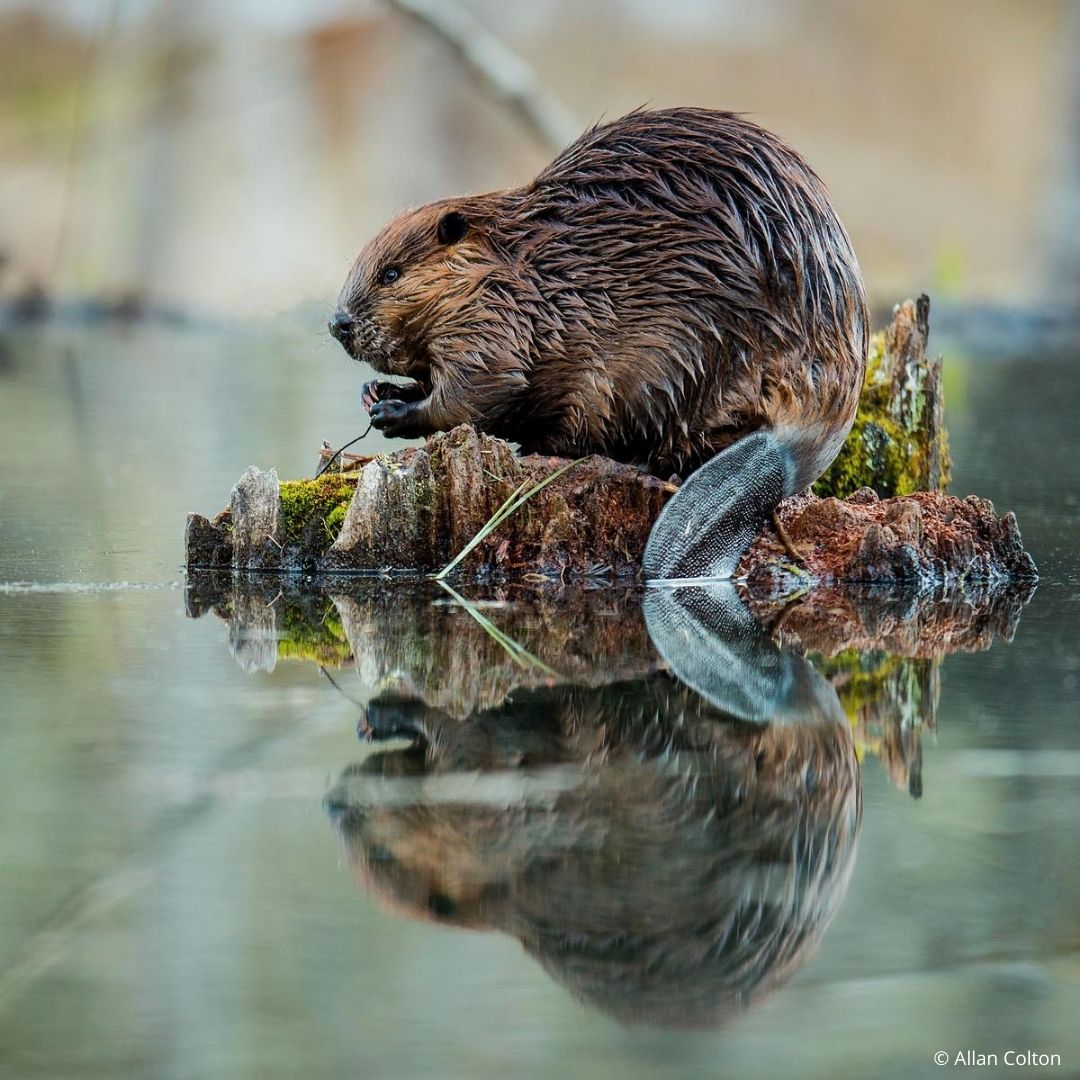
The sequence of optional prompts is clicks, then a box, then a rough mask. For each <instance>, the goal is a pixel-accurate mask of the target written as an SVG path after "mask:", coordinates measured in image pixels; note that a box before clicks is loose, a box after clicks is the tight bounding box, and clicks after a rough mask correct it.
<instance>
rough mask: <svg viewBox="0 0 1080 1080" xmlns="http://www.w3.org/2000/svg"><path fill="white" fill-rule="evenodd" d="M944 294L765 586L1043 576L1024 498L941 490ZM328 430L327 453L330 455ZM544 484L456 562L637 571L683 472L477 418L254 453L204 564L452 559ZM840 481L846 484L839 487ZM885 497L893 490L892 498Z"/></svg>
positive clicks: (545, 570)
mask: <svg viewBox="0 0 1080 1080" xmlns="http://www.w3.org/2000/svg"><path fill="white" fill-rule="evenodd" d="M928 310H929V302H928V301H927V299H926V298H925V297H922V298H920V300H919V301H918V303H914V302H912V301H907V302H906V303H904V304H901V305H899V306H898V307H897V309H896V312H895V315H894V319H893V322H892V324H891V325H890V326H889V327H888V329H887V330H886V331H884V332H883V333H881V334H878V335H875V337H874V339H873V342H872V345H871V356H870V362H869V366H868V372H867V381H866V385H865V387H864V389H863V394H862V399H861V402H860V407H859V415H858V417H857V419H856V422H855V426H854V428H853V430H852V432H851V435H850V437H849V439H848V441H847V442H846V443H845V445H844V448H843V450H842V451H841V454H840V456H839V457H838V458H837V461H836V463H835V464H834V465H833V467H832V468H830V470H829V471H828V472H827V473H826V474H825V476H824V477H823V478H822V479H821V480H820V481H819V482H818V483H817V484H815V485H814V492H816V494H817V495H825V496H826V497H825V498H817V497H815V496H814V495H812V494H807V495H803V496H796V497H795V498H793V499H790V500H788V501H787V502H786V503H785V504H783V505H782V506H781V508H780V512H779V515H778V516H779V518H780V520H781V521H782V523H783V524H784V526H785V528H786V530H787V532H788V534H789V536H790V537H791V539H792V540H793V541H794V542H795V544H796V545H797V547H798V550H799V553H800V555H801V559H800V562H799V564H798V565H795V564H793V563H792V560H791V557H790V555H789V554H788V552H787V551H786V550H785V548H784V546H783V545H781V544H780V542H779V538H778V537H777V535H776V534H775V532H774V531H773V530H772V528H771V527H767V528H765V529H764V530H763V531H762V533H761V535H760V536H759V537H758V540H757V541H756V542H755V543H754V544H753V545H752V546H751V548H750V550H749V551H748V552H747V554H746V556H745V557H744V559H743V561H742V565H741V566H740V571H739V572H740V575H741V576H742V577H743V578H745V579H746V580H747V581H748V582H749V583H750V584H751V586H752V587H753V589H754V590H755V591H756V592H758V593H765V594H768V595H775V594H787V593H790V592H791V591H792V590H804V589H806V588H807V587H810V586H815V585H828V584H833V583H837V582H855V583H859V584H887V585H902V586H904V587H905V588H909V587H911V588H916V589H924V588H928V587H940V586H952V585H954V584H957V583H964V584H970V583H973V582H983V583H987V582H989V583H994V582H997V583H1001V582H1008V581H1027V580H1033V579H1034V578H1035V576H1036V570H1035V564H1034V562H1033V561H1032V559H1031V557H1030V556H1029V555H1028V554H1027V552H1025V550H1024V548H1023V544H1022V542H1021V538H1020V532H1019V529H1018V527H1017V523H1016V519H1015V518H1014V517H1013V515H1012V514H1006V515H1005V516H1004V517H999V516H998V515H997V513H996V512H995V510H994V507H993V506H992V504H991V503H990V502H989V501H987V500H985V499H978V498H975V497H970V498H967V499H958V498H954V497H952V496H948V495H945V494H943V493H942V491H941V490H940V489H942V488H943V487H944V485H945V483H946V482H947V478H948V468H949V459H948V447H947V443H946V438H945V429H944V425H943V422H942V397H941V365H940V360H937V359H933V358H930V357H928V356H927V352H926V340H927V332H928V321H927V320H928ZM328 457H329V452H328V451H327V450H326V449H325V448H324V450H323V451H322V453H321V455H320V462H323V461H325V460H327V458H328ZM564 467H566V471H565V472H564V473H563V474H562V475H560V476H559V477H558V478H557V479H555V480H554V481H553V482H551V483H550V484H549V485H548V486H546V487H544V488H543V490H538V491H537V492H536V493H535V494H534V495H533V496H532V497H531V498H529V499H528V501H526V502H524V503H523V504H522V505H521V506H520V508H519V509H517V510H516V511H515V512H514V513H513V514H511V515H510V516H509V517H508V518H506V520H504V521H503V522H502V523H501V524H500V525H499V526H498V527H497V528H495V529H494V530H492V531H491V533H490V535H488V536H486V537H485V538H484V539H483V540H482V541H481V542H480V543H479V544H478V545H477V546H476V548H475V549H474V550H472V551H471V552H470V553H469V554H468V555H467V556H466V557H465V558H464V559H463V560H462V561H461V564H460V566H458V567H456V568H455V572H454V576H455V580H464V581H489V582H500V581H501V582H506V581H516V580H517V581H520V580H523V579H525V578H528V577H529V576H530V575H539V576H542V577H548V578H558V579H566V578H585V579H608V580H612V579H613V580H626V579H633V578H636V577H637V576H638V575H639V573H640V560H641V555H642V552H643V551H644V548H645V543H646V540H647V539H648V535H649V531H650V529H651V528H652V524H653V522H654V520H655V519H656V516H657V515H658V514H659V512H660V510H661V509H662V507H663V505H664V503H665V502H666V500H667V499H668V498H669V497H670V495H671V494H672V492H674V491H675V490H676V487H675V485H674V484H672V483H668V482H665V481H663V480H661V479H659V478H657V477H655V476H651V475H649V474H647V473H645V472H643V471H641V470H639V469H637V468H635V467H633V466H630V465H622V464H618V463H616V462H614V461H611V460H609V459H607V458H603V457H599V456H592V457H588V458H584V459H582V460H580V461H577V462H574V463H572V464H571V463H569V462H567V461H566V460H564V459H560V458H553V457H545V456H541V455H530V456H526V457H521V456H518V455H515V454H514V452H513V450H512V448H511V447H510V446H509V444H507V443H505V442H503V441H502V440H500V439H495V438H492V437H490V436H487V435H484V434H482V433H479V432H477V431H475V430H473V429H472V428H470V427H468V426H462V427H458V428H455V429H454V430H453V431H449V432H445V433H441V434H438V435H435V436H433V437H432V438H430V439H428V440H427V441H426V443H425V444H424V445H423V446H419V447H415V446H414V447H408V448H406V449H404V450H400V451H398V452H397V453H394V454H388V455H378V456H375V457H361V456H349V457H347V458H346V459H345V470H346V471H341V470H331V471H328V472H326V473H324V474H323V475H322V476H320V477H319V478H317V479H312V480H303V481H291V482H286V483H282V482H280V481H279V480H278V477H277V474H276V472H275V471H273V470H270V471H269V472H261V471H259V470H258V469H256V468H255V467H254V466H252V467H251V468H249V469H248V470H247V471H246V472H245V473H244V475H243V476H242V477H241V478H240V480H239V481H238V483H237V485H236V487H235V488H234V489H233V492H232V497H231V500H230V505H229V508H228V509H227V510H225V511H223V512H222V513H220V514H218V516H217V517H216V518H214V519H213V520H208V519H207V518H205V517H203V516H202V515H200V514H191V515H189V517H188V524H187V535H186V555H187V565H188V568H189V569H197V568H209V569H230V570H233V571H251V570H258V571H276V572H278V573H283V574H290V575H292V574H306V575H317V576H319V575H340V574H369V575H387V574H400V575H412V576H417V577H422V576H426V575H430V574H432V573H436V572H438V571H439V570H441V569H442V568H443V567H445V566H446V565H447V564H448V563H449V562H450V561H451V560H453V559H454V558H455V557H456V556H457V555H459V554H460V553H461V552H462V551H463V550H464V549H465V548H466V546H467V545H468V544H469V543H470V542H471V541H472V540H473V539H474V537H476V536H477V535H478V534H479V533H480V532H481V531H482V530H484V528H485V526H486V525H487V523H488V522H489V520H490V519H491V517H492V515H494V514H495V513H496V512H497V511H498V510H499V508H500V507H502V506H504V504H505V503H506V502H507V500H509V499H511V498H512V497H513V496H514V494H515V493H518V494H519V495H520V494H521V493H523V492H525V491H528V490H530V489H532V488H536V487H537V486H538V485H540V484H541V483H543V482H544V481H545V480H547V479H548V478H550V477H551V476H552V474H553V473H555V472H556V471H557V470H559V469H562V468H564ZM835 496H841V497H842V498H836V497H835ZM879 497H881V498H879Z"/></svg>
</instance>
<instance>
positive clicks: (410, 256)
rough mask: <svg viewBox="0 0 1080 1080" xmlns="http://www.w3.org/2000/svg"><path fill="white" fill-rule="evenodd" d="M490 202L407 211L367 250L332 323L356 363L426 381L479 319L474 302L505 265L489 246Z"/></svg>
mask: <svg viewBox="0 0 1080 1080" xmlns="http://www.w3.org/2000/svg"><path fill="white" fill-rule="evenodd" d="M489 201H490V200H484V199H482V198H480V199H453V200H443V201H442V202H437V203H431V204H430V205H427V206H421V207H419V208H417V209H414V210H408V211H405V212H404V213H402V214H399V215H398V216H397V217H396V218H394V219H393V220H392V221H391V222H390V223H389V224H388V225H386V226H385V227H384V228H383V229H382V231H381V232H379V233H378V235H376V236H375V237H374V238H373V239H372V240H371V241H370V242H369V243H368V244H367V245H366V246H365V247H364V249H363V250H362V251H361V252H360V255H359V256H358V257H357V259H356V262H355V263H354V264H353V266H352V269H351V271H350V272H349V276H348V278H347V279H346V281H345V285H344V286H343V288H342V290H341V295H340V296H339V298H338V303H337V310H336V311H335V312H334V315H333V316H332V318H331V319H330V324H329V328H330V332H331V334H333V336H334V337H336V338H337V339H338V341H340V342H341V344H342V345H343V346H344V347H345V350H346V351H347V352H348V353H349V355H350V356H351V357H352V358H353V359H354V360H365V361H367V363H369V364H370V365H371V366H372V367H373V368H374V369H375V370H376V371H379V372H382V373H383V374H387V375H408V376H410V377H411V378H413V379H416V380H417V381H418V382H421V383H423V382H425V381H426V379H427V377H428V375H429V373H430V370H431V365H432V355H433V352H434V351H437V350H438V348H439V345H440V342H441V343H442V344H444V345H445V344H448V343H449V342H452V341H453V339H454V338H455V336H456V335H458V334H460V333H461V332H462V330H463V329H464V328H465V327H467V326H469V325H470V324H472V323H473V322H475V320H476V317H477V316H476V312H475V310H474V308H475V305H474V304H473V301H474V300H475V299H476V298H477V296H478V295H480V294H481V293H482V292H483V291H484V287H485V279H486V278H488V276H489V275H491V274H492V273H493V272H495V271H496V270H497V269H498V268H499V267H500V266H501V265H502V264H503V262H502V259H501V258H500V255H499V253H498V251H497V249H496V246H495V245H494V244H493V243H492V242H491V236H492V222H491V207H490V206H488V205H487V203H488V202H489Z"/></svg>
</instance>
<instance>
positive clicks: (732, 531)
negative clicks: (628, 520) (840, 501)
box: [642, 431, 816, 581]
mask: <svg viewBox="0 0 1080 1080" xmlns="http://www.w3.org/2000/svg"><path fill="white" fill-rule="evenodd" d="M801 471H802V470H797V469H796V468H795V456H794V455H793V453H792V451H791V450H789V449H788V448H787V447H786V446H785V445H784V444H783V443H782V442H781V441H780V440H779V439H778V438H777V436H776V434H775V433H774V432H772V431H756V432H754V434H753V435H747V436H746V437H745V438H743V439H740V440H739V441H738V442H736V443H733V444H732V445H731V446H729V447H728V448H727V449H726V450H722V451H721V452H720V453H719V454H717V455H716V457H714V458H713V459H712V460H711V461H708V462H706V463H705V464H704V465H702V467H701V468H700V469H698V470H697V472H695V473H694V474H693V475H692V476H691V477H690V478H689V479H688V480H687V481H686V483H685V484H683V486H682V487H681V488H679V490H678V491H677V492H676V493H675V495H674V496H672V498H671V499H670V500H669V502H668V504H667V505H666V506H665V507H664V509H663V511H662V512H661V514H660V516H659V517H658V518H657V519H656V524H654V525H653V528H652V532H651V533H650V534H649V542H648V544H647V545H646V547H645V556H644V558H643V560H642V565H643V568H644V570H645V577H646V579H648V580H650V581H656V580H667V581H670V580H675V579H682V578H729V577H731V575H732V574H733V573H734V572H735V568H736V566H738V564H739V559H740V558H741V557H742V554H743V552H744V551H745V550H746V549H747V548H748V547H749V546H750V542H751V541H752V540H753V539H754V537H755V536H757V534H758V530H760V528H761V525H762V523H763V522H764V520H765V519H766V518H767V517H768V516H769V515H770V514H771V513H772V512H773V511H774V510H775V509H776V507H777V506H778V505H779V503H780V500H781V499H784V498H786V497H787V496H788V495H793V494H794V493H795V492H796V491H798V490H801V488H802V487H805V486H806V483H809V482H811V481H813V480H814V479H816V476H812V477H810V480H809V481H805V480H804V478H803V477H802V476H799V475H796V474H797V472H801ZM800 481H803V483H802V484H801V485H800V484H799V482H800Z"/></svg>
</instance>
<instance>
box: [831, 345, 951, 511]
mask: <svg viewBox="0 0 1080 1080" xmlns="http://www.w3.org/2000/svg"><path fill="white" fill-rule="evenodd" d="M920 391H921V387H920V386H915V387H911V388H910V390H909V391H908V392H910V393H912V394H916V395H918V394H919V393H920ZM894 406H895V402H893V400H892V387H891V385H890V379H889V372H888V369H887V366H886V363H885V334H884V332H880V333H877V334H874V336H873V337H872V338H871V339H870V351H869V354H868V356H867V361H866V379H865V381H864V383H863V389H862V393H861V394H860V396H859V409H858V412H857V413H856V416H855V423H854V424H853V425H852V428H851V432H850V433H849V435H848V437H847V440H846V441H845V442H844V445H843V446H842V447H841V448H840V453H839V454H837V456H836V460H835V461H834V462H833V463H832V465H830V466H829V468H828V470H827V471H826V472H825V474H824V475H823V476H822V477H821V479H820V480H818V481H817V483H816V484H814V487H813V490H814V493H815V494H816V495H820V496H827V495H834V496H835V497H836V498H838V499H846V498H847V497H848V496H849V495H852V494H853V493H854V492H856V491H858V490H859V488H864V487H868V488H873V489H874V491H876V492H877V493H878V495H880V496H881V497H882V498H889V497H891V496H894V495H910V494H911V493H912V492H914V491H920V490H924V489H925V488H926V477H927V475H928V473H929V467H928V461H927V454H928V452H929V451H930V449H931V448H930V447H928V446H926V445H924V444H923V443H922V442H921V441H920V437H919V433H918V432H916V431H907V430H905V428H904V427H903V426H902V425H901V424H900V423H899V422H898V421H897V419H896V414H895V412H894ZM925 407H926V404H925V403H924V402H918V400H916V409H915V410H914V411H915V414H916V416H917V417H918V418H919V419H921V417H922V410H923V409H924V408H925ZM942 439H944V435H942ZM943 453H944V456H945V460H946V463H947V460H948V451H947V448H945V447H943Z"/></svg>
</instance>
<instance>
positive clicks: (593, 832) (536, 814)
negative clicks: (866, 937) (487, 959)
mask: <svg viewBox="0 0 1080 1080" xmlns="http://www.w3.org/2000/svg"><path fill="white" fill-rule="evenodd" d="M830 692H831V691H830ZM834 697H835V695H834ZM838 708H839V707H838V706H837V709H838ZM834 711H835V710H834ZM364 724H365V728H366V730H369V731H373V732H375V733H378V734H381V735H384V736H399V737H400V736H402V735H405V736H412V737H413V738H414V743H413V745H412V746H411V747H410V748H409V749H407V750H391V751H387V752H383V753H377V754H374V755H372V756H371V757H369V758H367V759H366V761H364V762H363V763H361V764H360V765H358V766H355V767H353V768H351V769H349V770H346V772H345V774H344V775H343V776H342V778H341V781H340V782H339V784H338V786H337V787H336V788H335V790H334V791H332V792H331V793H330V795H329V796H328V799H327V806H328V808H329V809H330V812H331V814H332V816H333V817H334V818H335V820H336V822H337V825H338V828H339V830H340V833H341V838H342V845H343V849H344V852H345V854H346V857H347V859H348V861H349V863H350V864H351V865H352V867H353V869H354V871H355V873H356V875H357V877H358V880H359V881H360V882H361V883H362V884H363V886H364V887H365V889H368V890H370V891H371V892H372V893H373V894H374V895H376V896H377V897H378V898H379V899H380V900H381V902H382V903H384V904H385V905H387V906H388V907H390V908H393V909H396V910H399V911H402V912H404V913H406V914H409V915H412V916H415V917H418V918H422V919H428V920H433V921H435V922H438V923H441V924H444V925H452V926H461V927H470V928H474V929H497V930H501V931H503V932H505V933H508V934H511V935H513V936H514V937H516V938H518V939H519V940H520V941H521V943H522V944H523V945H524V947H525V948H526V950H527V951H528V952H529V953H530V954H531V955H532V956H534V957H535V958H536V959H537V960H538V961H539V962H540V963H541V964H542V965H543V966H544V968H545V969H546V970H547V971H548V972H549V973H550V974H551V975H552V976H553V977H555V978H556V979H558V980H559V981H560V982H562V983H564V984H566V985H567V986H568V987H569V988H570V989H571V990H572V991H573V992H574V993H575V994H576V995H578V996H579V997H580V998H582V999H583V1000H584V1001H586V1002H588V1003H589V1004H591V1005H594V1006H597V1007H599V1008H601V1009H603V1010H605V1011H606V1012H608V1013H610V1014H612V1015H614V1016H615V1017H617V1018H619V1019H620V1020H622V1021H623V1022H626V1023H646V1024H655V1025H662V1026H672V1027H704V1026H711V1025H716V1024H721V1023H723V1022H724V1021H725V1020H727V1019H729V1018H730V1017H732V1016H733V1015H735V1014H737V1013H739V1012H740V1011H741V1010H742V1009H744V1008H745V1007H747V1006H750V1005H752V1004H754V1003H756V1002H758V1001H760V1000H762V999H763V998H764V997H766V996H768V995H769V994H770V993H771V992H773V991H774V990H775V989H777V988H778V987H779V986H781V985H782V984H783V983H784V982H785V981H786V980H787V979H788V978H789V977H790V976H791V975H792V974H793V972H794V971H795V970H796V969H797V968H798V967H799V966H800V965H801V964H802V963H803V962H804V961H805V960H806V959H807V958H808V956H809V955H810V954H811V953H812V952H813V950H814V948H815V947H816V944H817V942H818V941H819V940H820V938H821V935H822V934H823V933H824V930H825V928H826V926H827V925H828V923H829V920H830V919H831V917H832V914H833V912H834V911H835V909H836V907H837V905H838V903H839V899H840V897H842V895H843V893H844V891H845V889H846V886H847V881H848V878H849V875H850V871H851V868H852V865H853V862H854V854H855V849H856V840H857V835H858V831H859V824H860V817H861V788H860V783H859V770H858V764H857V761H856V757H855V751H854V747H853V743H852V738H851V732H850V728H849V726H848V725H847V723H846V722H843V721H841V722H839V723H838V722H835V718H834V719H833V720H827V719H824V718H823V717H821V716H820V715H816V716H809V715H808V716H807V722H806V723H803V724H800V723H795V724H785V725H776V724H764V725H762V724H750V723H745V722H740V721H734V720H731V719H730V718H728V717H726V716H725V715H724V714H723V713H721V712H720V711H719V710H717V709H716V708H715V707H712V706H710V705H708V704H707V703H706V702H705V701H704V699H703V698H701V697H700V696H699V695H698V694H696V693H694V692H692V691H690V690H688V689H687V688H686V687H684V686H682V685H681V684H680V683H678V682H677V681H676V680H675V679H673V678H672V677H671V676H669V675H667V674H665V673H658V674H656V675H653V676H649V677H647V678H644V679H639V680H634V681H630V682H625V683H615V684H612V685H610V686H606V687H602V688H599V689H596V688H584V687H574V686H556V687H548V688H541V689H538V690H529V691H520V692H515V693H514V694H513V695H511V697H510V698H508V699H507V701H506V702H505V703H504V704H503V705H502V706H500V707H498V708H493V709H484V710H477V711H476V712H474V713H473V714H471V715H470V716H468V717H465V718H462V719H458V718H455V717H451V716H450V715H449V714H447V713H446V712H444V711H443V710H441V709H438V708H434V707H431V706H427V705H425V704H424V703H423V702H421V701H418V700H408V699H400V698H399V699H393V698H381V699H376V700H375V701H374V702H372V703H371V705H370V706H369V709H368V711H367V713H366V716H365V719H364Z"/></svg>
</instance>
